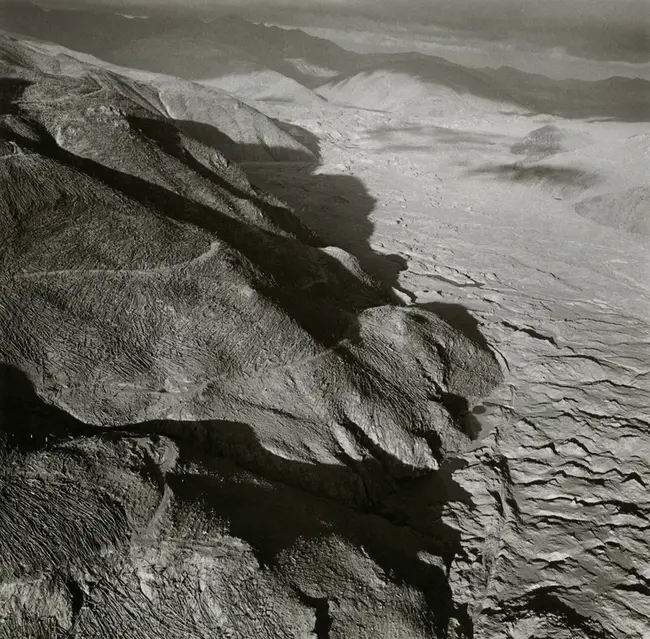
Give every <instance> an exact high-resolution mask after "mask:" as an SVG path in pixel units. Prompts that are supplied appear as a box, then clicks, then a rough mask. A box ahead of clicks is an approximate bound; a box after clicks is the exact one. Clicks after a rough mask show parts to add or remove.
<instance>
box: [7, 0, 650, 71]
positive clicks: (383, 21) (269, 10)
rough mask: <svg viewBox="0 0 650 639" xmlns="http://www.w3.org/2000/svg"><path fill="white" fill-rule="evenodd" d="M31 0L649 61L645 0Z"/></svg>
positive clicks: (595, 59) (378, 44)
mask: <svg viewBox="0 0 650 639" xmlns="http://www.w3.org/2000/svg"><path fill="white" fill-rule="evenodd" d="M35 1H36V2H37V3H38V4H40V5H41V6H47V5H48V4H49V5H50V6H56V7H57V8H61V7H62V6H63V5H64V4H67V5H76V6H84V7H90V6H93V7H97V8H99V7H101V8H105V9H107V8H110V9H112V10H115V11H119V12H122V13H129V14H134V15H141V14H153V13H158V12H165V13H172V12H174V13H175V12H182V13H184V14H186V15H198V16H205V17H209V16H214V15H217V14H219V13H221V14H223V13H236V14H238V15H241V16H243V17H246V18H248V19H251V20H254V21H256V22H265V23H267V24H277V25H281V26H290V27H300V28H305V29H306V30H309V31H310V32H311V33H313V34H314V35H321V36H322V37H326V38H330V39H333V40H335V41H336V42H337V43H339V44H341V45H342V46H346V47H348V48H354V49H356V50H360V51H364V52H369V51H373V50H376V51H391V50H395V51H397V50H399V51H406V50H419V51H421V52H424V53H433V54H436V55H443V56H445V55H446V56H449V55H452V56H453V55H456V56H458V54H459V52H460V50H461V49H465V56H464V58H465V59H464V61H465V62H466V63H468V64H470V61H471V60H472V59H474V60H475V62H480V60H481V57H484V58H485V56H486V55H488V57H489V58H490V60H494V61H495V62H493V63H492V64H490V66H494V65H495V64H498V63H499V62H500V63H502V64H511V65H512V66H518V67H522V66H524V67H527V68H525V69H523V70H527V71H531V70H535V67H536V66H540V69H539V71H540V72H545V71H547V70H548V69H544V68H542V67H543V66H549V65H550V66H551V67H553V65H554V68H555V71H556V73H555V75H558V71H559V75H562V64H564V65H566V66H567V68H571V69H572V68H576V69H577V68H582V69H583V71H584V73H586V74H587V75H589V73H590V70H591V73H592V75H593V74H595V75H596V76H597V75H600V76H602V77H606V76H607V75H613V74H615V73H616V69H618V71H619V72H620V74H622V75H639V76H645V75H647V73H650V66H648V67H647V68H646V69H645V72H644V68H643V67H641V66H639V65H642V64H647V63H648V62H650V0H35ZM1 2H3V0H0V3H1ZM542 57H544V58H545V59H546V62H547V64H546V65H543V64H542V63H543V62H544V60H542ZM455 61H461V60H455ZM599 65H600V67H599ZM599 68H600V73H599V72H598V69H599ZM635 70H638V73H636V72H635ZM551 75H553V73H551ZM564 75H565V76H570V75H571V74H570V73H568V72H567V71H565V72H564Z"/></svg>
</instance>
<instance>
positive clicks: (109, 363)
mask: <svg viewBox="0 0 650 639" xmlns="http://www.w3.org/2000/svg"><path fill="white" fill-rule="evenodd" d="M11 43H12V44H11V46H10V47H8V48H7V47H6V48H5V49H4V50H3V52H4V59H3V62H2V65H1V67H0V68H1V69H2V72H3V75H4V77H3V78H2V80H1V86H0V96H1V98H0V155H1V157H0V182H1V183H2V187H3V188H2V190H1V191H0V221H1V222H2V223H1V224H0V243H1V245H2V247H3V251H2V253H1V254H0V327H2V330H1V331H0V383H1V384H2V391H3V392H2V396H1V397H2V400H1V401H0V440H1V443H0V456H1V458H2V465H1V470H0V473H1V474H0V493H1V495H0V557H2V559H1V560H0V581H1V582H2V586H3V599H2V603H1V604H0V637H14V636H32V635H38V636H42V637H52V638H53V637H61V636H63V635H65V636H69V637H86V636H110V635H115V634H118V635H120V636H128V637H136V638H138V639H140V638H142V639H149V638H153V637H163V636H170V634H171V635H173V636H175V637H180V638H182V639H185V638H188V639H189V638H193V639H194V638H197V637H214V636H224V637H227V636H233V635H238V636H256V637H293V636H296V634H298V635H300V636H319V637H320V636H323V637H324V636H327V633H330V632H331V633H332V634H336V635H338V636H358V637H377V636H379V637H393V636H397V635H398V634H403V633H406V634H407V635H408V636H412V637H422V638H424V637H431V636H437V637H446V636H448V633H449V631H450V628H459V627H462V626H463V624H465V623H466V621H465V620H464V617H463V612H462V610H459V609H457V608H456V606H455V604H454V602H453V600H452V598H451V595H450V590H449V586H448V584H447V578H446V572H447V569H448V565H449V562H450V561H451V558H452V557H453V556H454V554H455V553H457V552H459V551H460V548H459V547H458V536H457V534H456V532H455V531H454V530H452V529H450V528H449V527H448V526H445V525H443V524H442V523H441V522H440V512H441V507H442V504H444V503H445V501H449V500H454V499H461V500H465V501H467V499H468V497H467V496H466V495H464V493H463V491H462V490H460V489H459V488H458V487H455V486H454V482H453V479H452V478H451V470H450V468H449V467H448V465H449V463H450V462H451V457H450V456H453V453H454V451H457V450H462V449H463V448H464V447H466V446H467V445H468V444H469V443H470V442H471V440H472V438H473V437H474V436H475V432H474V431H473V430H472V429H471V428H470V424H468V423H467V421H466V419H465V414H464V413H465V412H466V410H467V409H468V408H469V407H470V406H471V405H473V404H474V403H475V402H476V401H478V400H479V399H480V398H481V397H482V396H484V395H485V394H486V393H488V392H489V391H490V390H491V389H492V388H493V387H494V386H495V385H496V384H498V383H499V382H500V380H501V372H500V370H499V367H498V365H497V363H496V361H495V359H494V357H493V356H492V354H491V353H490V352H489V350H488V349H487V347H486V345H485V343H484V342H481V341H476V340H475V339H472V338H469V337H467V336H466V335H464V334H463V333H462V332H460V331H457V330H455V329H454V328H452V327H451V326H450V325H449V324H447V323H446V322H444V321H443V320H442V319H440V318H439V317H438V316H437V315H435V314H433V313H430V312H427V311H426V310H425V309H419V308H416V307H397V306H393V305H391V303H390V297H389V294H388V291H387V288H386V287H385V286H383V285H382V284H380V283H378V282H377V281H376V280H375V279H373V278H372V277H371V276H369V275H368V274H367V273H365V272H364V271H363V270H362V269H361V268H360V266H359V263H358V261H357V260H356V259H355V258H353V257H352V256H351V255H349V254H348V253H346V252H345V251H343V250H342V249H340V248H333V247H328V246H326V245H325V243H324V242H323V241H322V240H321V239H320V238H319V237H318V236H317V234H316V233H314V232H313V231H312V230H310V229H309V228H307V227H306V226H305V225H304V224H302V223H301V222H300V221H299V220H298V218H297V217H296V216H295V215H294V214H293V213H292V212H291V211H290V210H289V209H287V208H286V206H285V205H284V204H283V203H282V202H280V201H279V200H278V199H276V198H275V197H273V196H271V195H267V194H265V193H264V192H263V191H261V190H260V189H257V188H255V187H253V186H252V185H251V184H250V182H249V180H248V178H247V177H246V175H245V174H244V172H243V171H242V170H241V169H240V168H239V167H238V166H237V165H236V164H234V163H233V162H231V161H230V160H228V159H227V158H226V157H225V156H224V154H223V153H222V152H221V151H220V150H219V146H220V144H221V142H223V141H224V138H222V137H220V136H219V134H218V133H214V134H213V132H212V129H206V128H205V127H207V126H208V125H207V124H205V123H194V122H193V121H191V120H190V121H183V122H181V123H178V124H177V123H175V121H174V119H173V118H169V117H165V116H164V115H163V114H162V113H161V111H160V110H159V109H157V108H156V106H155V104H154V105H152V101H154V102H155V100H154V98H155V96H156V95H160V94H159V93H157V91H158V89H157V88H156V87H155V86H153V85H148V86H147V85H146V83H143V82H139V81H138V82H136V81H133V80H130V79H127V78H123V77H121V78H120V77H116V76H115V75H113V74H112V73H111V72H110V71H108V70H106V69H100V68H96V69H86V72H85V73H83V74H81V73H75V74H74V77H71V76H70V75H66V74H65V73H64V74H56V73H54V70H55V66H54V65H50V66H49V68H48V73H43V72H42V71H41V70H39V67H38V65H35V64H34V62H33V59H32V53H31V51H33V50H32V49H30V48H29V46H27V45H25V49H23V48H22V45H21V44H20V43H19V42H16V41H15V40H12V41H11ZM43 55H44V54H43ZM189 88H191V85H185V89H186V90H189ZM224 108H225V107H224ZM283 132H284V133H286V131H283ZM294 132H296V133H298V131H295V130H294ZM287 135H288V133H287ZM231 139H232V138H231ZM206 142H207V143H206ZM304 148H305V149H306V150H307V151H308V153H309V156H310V157H314V151H317V145H314V144H310V145H308V146H304ZM459 407H460V410H459ZM423 486H424V488H423ZM418 487H420V488H418ZM432 488H433V489H434V490H431V489H432ZM404 491H406V492H407V493H409V494H411V493H413V494H412V495H411V497H410V500H411V502H412V503H413V504H414V510H412V511H409V512H404V510H403V500H402V499H400V495H401V494H402V493H403V492H404ZM470 501H471V499H470ZM411 502H409V503H411ZM419 512H424V513H427V516H426V517H424V518H420V517H419V516H418V513H419ZM44 513H47V516H46V517H45V516H44ZM26 531H29V533H28V535H27V536H26ZM72 542H74V543H72ZM242 613H243V614H242Z"/></svg>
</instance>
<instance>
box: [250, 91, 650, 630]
mask: <svg viewBox="0 0 650 639" xmlns="http://www.w3.org/2000/svg"><path fill="white" fill-rule="evenodd" d="M255 106H256V107H257V108H259V109H260V110H261V111H263V112H264V113H266V114H268V115H271V116H273V117H275V118H278V119H279V120H283V121H286V122H291V123H293V124H295V125H298V126H300V127H303V128H304V129H305V136H307V137H308V138H309V139H312V138H313V139H312V142H313V141H316V140H317V141H318V142H319V144H320V153H321V156H322V157H321V161H320V164H319V165H318V166H306V165H300V164H291V163H286V164H251V165H248V166H247V171H248V173H249V176H250V177H251V179H252V181H253V182H254V183H256V184H258V185H260V186H263V187H264V188H267V189H268V190H270V191H272V192H274V193H275V194H277V195H279V196H280V197H282V198H284V199H285V200H286V201H287V202H288V203H289V204H291V205H292V206H293V207H294V209H295V210H296V211H297V213H299V214H300V215H301V216H302V217H303V219H304V220H305V221H306V222H307V223H308V224H309V225H310V226H312V227H313V228H314V229H315V230H316V231H318V232H319V233H320V235H321V236H322V237H323V238H324V239H325V240H326V241H327V242H328V243H332V244H336V245H339V246H342V247H343V248H346V249H347V250H349V251H350V252H352V253H353V254H355V255H356V256H357V257H358V258H359V260H360V261H361V263H362V265H363V266H365V267H366V268H367V269H368V270H369V271H371V272H372V273H373V274H375V275H376V276H377V277H379V278H381V279H383V280H384V281H386V282H388V283H389V284H391V285H392V286H393V287H394V288H396V289H397V290H399V291H401V295H402V296H404V298H405V299H408V301H409V303H413V304H418V305H422V306H423V307H425V308H428V309H431V310H433V311H435V312H437V313H438V314H439V315H441V316H442V317H444V318H445V319H447V320H448V321H449V322H450V323H452V324H454V325H455V326H457V327H459V328H461V329H462V330H464V331H465V332H466V333H467V334H469V335H470V336H472V337H473V338H474V339H477V340H486V341H487V342H488V344H489V345H490V347H491V348H492V349H493V350H494V352H495V353H496V354H497V356H498V357H499V359H500V361H501V364H502V366H503V368H504V370H505V371H506V373H507V379H506V383H505V384H504V385H503V386H502V387H501V388H500V389H499V390H498V391H497V392H496V393H495V394H494V395H493V396H492V397H490V398H489V399H488V400H487V401H485V403H484V405H483V406H479V407H475V408H474V415H475V421H476V437H477V438H476V441H475V443H474V447H473V450H471V451H470V452H468V453H467V454H465V455H464V456H463V459H462V460H461V461H456V462H454V468H455V469H456V470H454V471H453V481H454V482H455V483H456V484H457V485H460V486H461V487H462V488H464V489H465V491H467V494H469V495H471V498H470V499H464V500H462V501H449V502H448V503H447V504H446V506H445V510H444V519H445V520H446V523H448V524H449V525H451V526H453V527H454V528H456V529H457V530H459V531H460V534H461V537H462V544H463V554H462V555H458V556H457V557H456V559H455V561H454V563H453V565H452V567H451V573H450V581H451V583H452V587H453V589H454V591H455V594H456V597H455V599H456V601H457V602H459V603H462V601H463V600H465V601H466V602H467V605H468V613H469V614H470V616H471V617H473V618H474V620H475V623H474V633H475V636H476V637H484V638H486V639H487V638H490V639H496V638H498V637H511V638H513V639H514V638H516V639H524V638H528V637H532V636H547V635H546V634H543V633H544V632H550V633H552V632H553V630H554V628H553V627H552V626H553V623H554V622H553V619H556V620H557V622H558V626H557V629H556V630H557V632H558V633H559V634H557V635H555V636H558V637H560V636H562V637H564V636H565V635H564V634H562V633H561V631H560V630H559V628H560V627H566V625H567V623H568V625H569V627H571V628H572V630H571V632H572V634H571V637H583V636H584V637H637V638H648V637H650V630H648V628H649V626H648V616H647V615H648V612H647V611H648V610H650V568H649V567H648V561H647V558H648V557H649V556H650V537H649V534H648V531H649V530H650V497H649V496H648V490H647V489H648V486H649V485H650V436H649V431H650V413H649V406H650V402H648V397H650V377H649V366H648V363H649V362H650V345H649V343H650V303H649V300H650V297H649V292H650V291H649V289H650V261H649V259H648V246H647V239H646V240H644V238H643V237H640V236H634V235H632V234H627V233H625V232H623V231H617V230H614V229H610V228H608V227H605V226H602V225H599V224H597V223H595V222H592V221H590V220H588V219H585V218H583V217H580V216H579V215H578V214H577V213H576V212H575V210H574V205H575V203H576V202H577V201H579V200H581V199H582V198H585V197H590V196H594V195H599V194H601V193H609V192H618V191H622V190H625V189H628V188H630V187H633V186H636V185H638V184H643V183H644V179H643V175H644V171H647V158H648V149H650V144H649V142H648V136H647V134H646V133H645V130H646V129H644V127H643V125H640V124H626V123H617V122H588V121H566V120H562V121H558V120H556V119H554V118H551V117H550V116H534V117H529V116H528V115H526V114H523V113H519V114H518V113H504V112H501V113H496V112H495V114H494V116H493V117H489V118H486V117H478V116H472V115H471V114H470V115H468V116H466V117H449V118H412V119H409V118H408V117H407V116H400V115H398V114H386V113H379V112H372V111H362V110H355V109H345V108H338V107H334V106H328V107H324V108H323V109H321V110H319V111H313V110H307V109H306V108H305V109H304V110H301V108H300V107H298V106H296V105H288V104H271V103H259V104H256V105H255ZM549 123H552V124H554V125H557V126H558V127H560V128H561V129H562V130H565V131H568V132H569V133H570V134H576V135H586V136H589V138H590V140H591V143H590V144H589V145H588V146H586V147H584V148H582V149H577V150H570V151H567V152H565V153H560V154H557V155H555V156H553V157H549V158H544V159H540V160H538V161H536V162H532V163H531V162H528V163H526V162H524V163H522V162H519V163H518V164H517V162H518V161H520V160H521V159H522V158H521V157H519V156H517V155H513V153H512V152H511V150H510V147H511V146H512V145H513V144H514V143H516V142H517V141H519V140H521V139H522V138H523V137H524V136H526V134H528V133H529V132H530V131H533V130H534V129H537V128H539V127H542V126H544V125H545V124H549ZM630 148H632V149H633V151H634V153H636V154H637V155H636V156H635V155H634V153H631V152H630ZM644 149H645V150H644ZM617 154H618V155H617ZM644 161H645V162H644ZM644 167H645V168H644ZM578 611H580V612H578ZM561 621H562V623H560V622H561ZM549 624H550V625H549ZM538 632H541V633H542V634H540V635H538V634H536V633H538ZM567 637H568V635H567Z"/></svg>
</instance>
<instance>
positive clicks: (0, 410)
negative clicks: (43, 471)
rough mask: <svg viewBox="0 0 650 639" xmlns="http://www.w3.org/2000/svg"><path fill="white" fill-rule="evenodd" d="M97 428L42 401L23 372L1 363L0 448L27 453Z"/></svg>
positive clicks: (88, 432) (92, 431) (86, 433)
mask: <svg viewBox="0 0 650 639" xmlns="http://www.w3.org/2000/svg"><path fill="white" fill-rule="evenodd" d="M96 430H97V429H95V428H93V427H89V426H87V425H86V424H84V423H82V422H80V421H79V420H77V419H75V418H74V417H73V416H72V415H70V414H68V413H66V412H65V411H62V410H61V409H59V408H56V407H55V406H51V405H50V404H47V403H46V402H44V401H43V400H42V399H41V398H40V397H39V396H38V395H37V394H36V392H35V391H34V387H33V385H32V383H31V382H30V380H29V379H28V378H27V376H26V375H25V374H24V373H23V372H22V371H20V370H19V369H17V368H15V367H13V366H9V365H7V364H3V363H0V450H1V449H2V448H4V449H5V450H6V451H19V452H21V453H30V452H33V451H37V450H41V449H43V448H47V447H49V446H54V445H55V444H56V443H58V442H60V441H61V440H62V439H67V438H71V437H76V436H82V435H88V434H91V433H94V432H96Z"/></svg>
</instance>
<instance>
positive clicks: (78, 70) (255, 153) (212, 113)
mask: <svg viewBox="0 0 650 639" xmlns="http://www.w3.org/2000/svg"><path fill="white" fill-rule="evenodd" d="M0 52H2V64H3V68H4V70H5V71H4V72H5V73H6V74H9V75H12V74H18V75H19V76H21V77H23V76H25V73H27V70H28V69H32V70H34V71H35V72H36V74H37V75H36V77H38V74H39V72H45V73H53V74H57V75H64V76H70V77H80V76H82V75H84V74H86V73H88V72H93V73H96V72H97V71H98V69H102V70H106V73H104V77H105V78H107V79H108V78H112V80H111V82H112V83H113V84H114V85H115V86H116V87H118V89H117V90H119V91H123V92H126V93H127V94H128V95H131V96H132V97H134V99H136V100H138V101H139V102H140V103H143V104H145V105H147V106H149V107H151V108H153V109H154V110H155V111H156V112H157V113H159V114H161V115H163V116H164V117H169V118H171V119H173V120H174V122H175V123H176V124H177V125H178V126H179V127H180V128H181V129H182V130H183V131H184V132H185V133H187V134H188V135H190V136H191V137H195V138H197V139H198V140H199V141H202V142H205V143H207V144H212V143H215V144H217V145H218V147H219V149H220V150H221V151H223V152H225V153H226V155H227V156H228V157H229V158H230V159H232V160H235V161H244V160H246V161H264V160H298V161H306V162H313V161H315V159H316V158H315V156H314V154H313V152H312V151H311V150H310V149H308V148H306V147H305V146H304V145H303V144H302V143H301V142H299V141H298V140H297V139H296V138H295V137H294V136H291V135H289V134H287V132H286V131H285V130H284V129H282V128H280V127H279V126H277V124H276V123H275V122H273V121H272V120H271V119H270V118H268V117H266V116H265V115H263V114H262V113H260V112H259V111H258V110H256V109H254V108H252V107H250V106H248V105H247V104H244V103H243V102H241V101H240V100H237V99H236V98H234V97H233V96H232V95H230V94H229V93H226V92H224V91H221V90H219V89H218V88H206V87H203V86H201V85H197V84H195V83H192V82H188V81H185V80H182V79H180V78H175V77H172V76H167V75H161V74H155V73H150V72H143V71H136V70H134V69H130V68H128V67H120V66H117V65H112V64H109V63H106V62H104V61H102V60H98V59H97V58H94V57H92V56H88V55H85V54H81V53H78V52H75V51H71V50H70V49H64V48H63V47H60V46H58V45H51V44H46V43H41V42H38V41H20V42H19V38H17V37H11V36H9V35H3V34H2V33H0ZM12 69H16V70H14V71H12ZM25 77H27V76H25ZM107 81H108V80H107Z"/></svg>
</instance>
